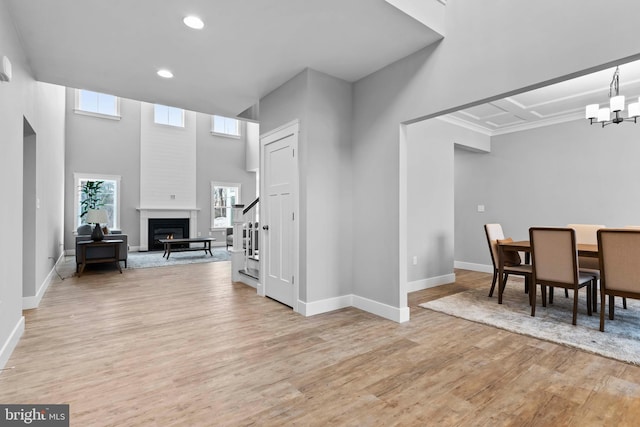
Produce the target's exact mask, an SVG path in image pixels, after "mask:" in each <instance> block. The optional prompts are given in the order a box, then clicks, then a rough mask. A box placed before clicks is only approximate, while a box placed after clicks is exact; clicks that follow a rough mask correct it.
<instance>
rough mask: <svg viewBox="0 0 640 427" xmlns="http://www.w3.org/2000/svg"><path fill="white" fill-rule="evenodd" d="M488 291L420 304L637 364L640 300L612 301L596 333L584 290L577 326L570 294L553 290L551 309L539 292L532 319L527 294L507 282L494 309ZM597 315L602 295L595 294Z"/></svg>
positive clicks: (596, 319) (495, 298)
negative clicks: (612, 316) (612, 311)
mask: <svg viewBox="0 0 640 427" xmlns="http://www.w3.org/2000/svg"><path fill="white" fill-rule="evenodd" d="M488 289H489V288H488V287H487V289H473V290H469V291H465V292H461V293H458V294H455V295H450V296H447V297H444V298H440V299H437V300H434V301H429V302H426V303H424V304H420V307H423V308H427V309H430V310H434V311H438V312H441V313H445V314H449V315H451V316H455V317H460V318H462V319H466V320H471V321H474V322H479V323H484V324H486V325H491V326H495V327H498V328H501V329H505V330H507V331H511V332H516V333H519V334H524V335H529V336H532V337H535V338H540V339H543V340H547V341H551V342H554V343H558V344H564V345H567V346H570V347H576V348H579V349H582V350H585V351H588V352H591V353H595V354H599V355H602V356H605V357H610V358H612V359H616V360H620V361H623V362H628V363H633V364H635V365H640V301H636V300H631V299H627V307H628V309H627V310H624V309H623V308H622V298H616V309H615V319H614V320H608V313H609V311H608V309H607V311H605V316H607V317H605V332H604V333H603V332H600V330H599V327H600V312H598V313H594V314H593V316H591V317H589V316H588V315H587V307H586V296H585V290H584V289H582V290H581V291H580V293H579V295H580V301H579V306H578V320H577V323H578V324H577V325H576V326H573V325H572V324H571V317H572V314H571V313H572V306H573V293H572V292H571V291H570V292H569V298H565V296H564V290H562V289H556V294H555V296H554V301H553V305H550V304H547V307H542V306H541V300H540V288H538V293H537V295H538V305H537V306H536V317H531V316H530V307H529V301H528V297H527V295H526V294H525V293H524V292H522V286H521V285H520V284H517V285H516V284H515V283H511V281H510V284H508V285H507V289H506V290H505V294H504V299H503V304H502V305H500V304H498V295H497V292H496V293H495V295H494V296H493V298H489V297H487V294H488ZM598 310H600V294H598Z"/></svg>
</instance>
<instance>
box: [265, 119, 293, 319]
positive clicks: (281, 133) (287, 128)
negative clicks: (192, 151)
mask: <svg viewBox="0 0 640 427" xmlns="http://www.w3.org/2000/svg"><path fill="white" fill-rule="evenodd" d="M291 135H294V136H295V138H293V141H292V144H291V146H292V148H293V150H294V156H293V159H294V161H293V173H292V189H293V198H292V199H293V214H294V217H295V219H294V221H293V259H292V260H291V262H292V265H293V272H294V273H293V274H294V276H293V277H294V283H293V291H294V293H293V311H294V312H296V313H298V312H299V310H298V307H299V304H298V301H299V297H300V283H301V280H300V262H299V261H300V197H299V190H300V161H299V160H298V159H299V151H298V140H299V135H300V121H299V120H298V119H295V120H293V121H291V122H289V123H286V124H284V125H282V126H279V127H277V128H275V129H273V130H271V131H269V132H266V133H264V134H262V135H260V195H261V196H262V197H263V198H264V196H265V195H266V194H267V193H266V188H267V186H266V184H267V171H266V168H265V149H266V146H267V145H268V144H271V143H272V142H276V141H278V140H281V139H283V138H286V137H288V136H291ZM263 209H266V203H260V210H261V212H260V218H261V221H262V218H264V217H265V216H264V212H263V211H262V210H263ZM258 244H259V250H260V254H261V256H260V283H259V284H258V289H257V292H258V295H261V296H263V297H264V296H266V284H267V282H266V274H265V270H266V263H265V259H266V258H267V257H268V256H269V254H267V253H266V251H267V245H265V233H264V230H262V229H260V240H259V242H258ZM262 254H264V256H263V255H262Z"/></svg>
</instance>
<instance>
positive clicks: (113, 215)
mask: <svg viewBox="0 0 640 427" xmlns="http://www.w3.org/2000/svg"><path fill="white" fill-rule="evenodd" d="M74 177H75V179H74V181H75V184H76V189H77V191H76V197H75V204H74V205H75V211H76V215H75V221H74V222H75V228H78V226H80V225H83V224H86V223H87V222H86V214H84V215H83V213H84V212H86V209H87V208H96V207H97V208H99V209H104V210H105V211H107V216H108V218H109V222H108V223H107V224H106V226H107V228H109V229H117V228H118V227H119V225H120V206H119V200H120V195H119V191H120V177H119V176H116V175H92V174H79V173H75V174H74ZM87 183H90V187H98V192H97V196H98V200H99V202H98V205H94V206H89V205H88V203H87V193H86V192H84V191H82V189H83V187H86V186H87Z"/></svg>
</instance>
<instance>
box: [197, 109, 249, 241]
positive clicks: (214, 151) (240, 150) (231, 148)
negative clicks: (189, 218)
mask: <svg viewBox="0 0 640 427" xmlns="http://www.w3.org/2000/svg"><path fill="white" fill-rule="evenodd" d="M244 135H246V133H245V131H244V125H243V137H242V138H240V139H235V138H227V137H224V136H217V135H212V134H211V116H210V115H208V114H201V113H196V186H197V190H196V207H197V208H198V209H200V211H199V212H198V232H199V233H200V234H201V235H202V236H208V235H209V231H210V230H209V228H210V226H211V181H222V182H239V183H240V184H241V185H242V189H241V197H242V201H241V202H242V203H244V204H245V205H248V204H249V203H251V202H252V201H253V200H254V199H255V197H256V174H255V173H253V172H247V170H246V168H245V166H246V141H245V136H244ZM211 235H212V236H213V237H215V238H216V239H217V240H218V241H217V242H216V244H218V245H222V244H224V243H223V242H225V239H226V231H225V232H212V234H211Z"/></svg>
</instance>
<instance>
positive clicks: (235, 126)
mask: <svg viewBox="0 0 640 427" xmlns="http://www.w3.org/2000/svg"><path fill="white" fill-rule="evenodd" d="M211 133H214V134H219V135H224V136H231V137H234V138H238V137H240V120H236V119H232V118H230V117H223V116H211Z"/></svg>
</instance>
